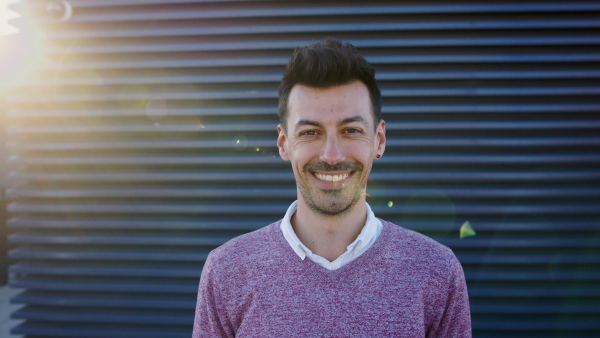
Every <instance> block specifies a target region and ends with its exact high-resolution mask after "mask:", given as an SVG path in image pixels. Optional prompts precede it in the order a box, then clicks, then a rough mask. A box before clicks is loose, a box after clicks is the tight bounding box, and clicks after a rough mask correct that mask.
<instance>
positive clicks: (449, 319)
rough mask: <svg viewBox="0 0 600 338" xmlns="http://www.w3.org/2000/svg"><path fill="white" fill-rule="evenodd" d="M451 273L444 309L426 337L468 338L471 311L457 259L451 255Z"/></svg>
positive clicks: (461, 270)
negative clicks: (436, 323)
mask: <svg viewBox="0 0 600 338" xmlns="http://www.w3.org/2000/svg"><path fill="white" fill-rule="evenodd" d="M452 258H453V260H452V273H451V274H450V281H449V284H448V291H447V297H446V302H445V308H444V309H443V312H442V316H441V318H440V320H439V322H438V325H437V327H435V329H433V330H431V331H430V332H428V334H427V337H440V338H441V337H444V338H446V337H450V338H470V337H471V335H472V333H471V310H470V307H469V294H468V293H467V283H466V281H465V274H464V272H463V269H462V266H461V265H460V263H459V261H458V259H456V257H454V255H453V257H452Z"/></svg>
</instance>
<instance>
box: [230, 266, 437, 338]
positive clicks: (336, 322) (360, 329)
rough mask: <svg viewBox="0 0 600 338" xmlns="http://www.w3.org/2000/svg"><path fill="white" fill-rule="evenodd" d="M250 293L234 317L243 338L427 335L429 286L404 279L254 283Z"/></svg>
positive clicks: (250, 284)
mask: <svg viewBox="0 0 600 338" xmlns="http://www.w3.org/2000/svg"><path fill="white" fill-rule="evenodd" d="M304 277H306V276H304ZM366 277H368V276H366ZM246 288H247V289H246V290H245V292H244V293H243V295H240V296H238V299H237V300H236V302H237V304H235V306H234V308H237V309H239V311H238V312H237V313H232V315H233V316H232V317H231V318H232V319H233V321H232V324H233V326H234V327H235V328H237V329H236V336H238V337H244V336H246V337H254V336H256V337H258V336H260V337H275V336H277V337H281V336H315V335H317V334H318V335H319V336H322V337H340V336H347V337H364V336H371V337H375V336H402V337H412V336H416V337H419V336H420V337H422V336H423V335H424V332H425V326H426V321H427V319H426V318H425V317H426V308H427V304H426V303H427V298H428V296H427V293H426V290H427V289H426V285H424V284H423V282H422V281H417V280H412V279H411V280H407V279H404V278H402V276H393V275H391V276H387V277H385V278H381V276H379V278H365V276H363V277H362V278H360V279H352V278H347V279H344V278H330V279H328V278H324V279H320V280H312V281H311V280H309V279H307V278H299V279H297V280H294V278H292V279H289V278H287V279H279V278H276V279H270V280H267V279H265V280H253V281H249V282H248V283H247V285H246ZM232 305H234V304H232Z"/></svg>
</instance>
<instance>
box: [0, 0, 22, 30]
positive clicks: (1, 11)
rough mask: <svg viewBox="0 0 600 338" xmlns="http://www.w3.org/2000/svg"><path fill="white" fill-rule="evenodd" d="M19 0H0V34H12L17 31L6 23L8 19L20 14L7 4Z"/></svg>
mask: <svg viewBox="0 0 600 338" xmlns="http://www.w3.org/2000/svg"><path fill="white" fill-rule="evenodd" d="M16 2H19V1H18V0H0V36H4V35H9V34H14V33H17V32H18V31H19V29H18V28H16V27H14V26H11V25H9V24H8V20H9V19H13V18H17V17H19V16H20V15H19V14H17V13H16V12H14V11H12V10H10V9H9V8H8V5H9V4H12V3H16Z"/></svg>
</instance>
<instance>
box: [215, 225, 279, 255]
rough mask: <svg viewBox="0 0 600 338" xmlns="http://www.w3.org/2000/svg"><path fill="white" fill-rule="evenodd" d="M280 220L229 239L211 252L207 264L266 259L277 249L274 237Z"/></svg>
mask: <svg viewBox="0 0 600 338" xmlns="http://www.w3.org/2000/svg"><path fill="white" fill-rule="evenodd" d="M280 222H281V221H277V222H275V223H272V224H269V225H267V226H265V227H262V228H260V229H258V230H254V231H252V232H249V233H247V234H243V235H240V236H237V237H235V238H233V239H231V240H229V241H228V242H226V243H225V244H223V245H221V246H219V247H218V248H216V249H214V250H213V251H211V252H210V254H209V256H208V259H207V264H209V263H210V264H213V265H217V266H223V265H224V266H228V265H237V266H239V265H243V264H248V263H251V262H252V261H264V260H265V259H266V257H268V256H269V255H273V254H274V252H275V251H276V249H277V246H276V245H275V244H276V243H274V237H275V233H276V232H277V231H279V223H280Z"/></svg>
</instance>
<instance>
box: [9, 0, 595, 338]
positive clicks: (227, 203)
mask: <svg viewBox="0 0 600 338" xmlns="http://www.w3.org/2000/svg"><path fill="white" fill-rule="evenodd" d="M70 3H71V4H72V6H73V17H72V18H71V20H70V21H68V22H56V21H55V20H53V19H52V18H50V17H49V15H48V14H47V13H46V12H45V10H46V2H45V1H33V0H32V1H27V3H26V4H23V5H21V7H19V10H20V11H22V12H23V13H25V15H24V18H23V19H22V20H23V24H25V22H26V21H27V20H31V21H34V22H37V23H38V24H39V26H41V28H42V30H43V31H44V33H45V40H44V41H45V43H46V56H47V58H48V59H49V60H50V64H49V66H47V67H46V68H44V69H41V70H40V71H39V76H37V77H36V78H35V79H33V80H31V81H30V82H29V83H28V84H27V85H26V86H24V87H22V88H21V89H20V90H19V91H17V92H15V93H14V94H13V95H11V96H10V98H9V109H8V112H7V126H6V127H7V146H8V154H7V163H8V166H9V176H8V189H7V191H6V196H7V198H8V199H9V203H8V206H7V209H8V216H9V218H8V225H9V227H10V236H9V241H10V245H11V248H12V249H11V251H10V258H11V259H12V260H13V261H14V262H15V263H14V264H13V265H12V266H11V268H10V272H11V275H12V279H11V285H12V286H13V287H16V288H22V289H23V293H21V294H20V295H18V296H16V297H15V298H14V299H13V301H14V302H16V303H20V304H24V307H23V308H22V309H20V310H19V311H17V312H15V313H14V314H13V316H14V317H16V318H20V319H25V320H26V321H25V322H24V323H23V324H22V325H20V326H18V327H16V328H14V330H13V331H14V332H15V333H18V334H24V335H26V336H27V337H50V336H60V337H107V336H109V337H189V336H190V334H191V328H192V321H193V313H194V306H195V299H196V291H197V285H198V278H199V275H200V272H201V270H202V264H203V262H204V260H205V259H206V256H207V254H208V252H210V250H212V249H213V248H215V247H216V246H218V245H220V244H222V243H224V242H225V241H227V240H228V239H230V238H232V237H233V236H236V235H239V234H242V233H244V232H247V231H250V230H253V229H257V228H259V227H262V226H264V225H267V224H269V223H271V222H273V221H276V220H278V219H280V218H281V217H282V216H283V214H284V212H285V210H286V208H287V206H288V205H289V203H290V202H291V201H293V199H294V198H295V194H296V192H295V185H294V179H293V175H292V172H291V169H290V168H289V164H288V163H285V162H283V161H282V160H281V159H280V158H279V157H278V152H277V149H276V147H275V139H276V132H275V126H276V125H277V118H276V109H277V86H278V82H279V80H280V78H281V74H282V72H283V68H284V66H285V64H286V62H287V60H288V58H289V56H290V54H291V50H292V49H293V48H294V47H295V46H297V45H305V44H306V43H307V42H309V41H311V40H313V39H319V38H321V37H325V36H335V37H339V38H342V39H344V40H348V41H350V42H352V43H354V44H355V45H356V46H357V47H359V49H360V50H361V52H362V53H363V54H364V55H365V56H366V57H367V59H368V60H369V61H370V62H372V63H373V64H374V65H375V67H376V69H377V78H378V80H379V83H380V87H381V89H382V94H383V112H384V119H385V120H386V122H387V130H388V144H387V149H386V153H385V155H384V156H383V158H382V159H381V160H380V161H378V162H377V163H376V165H375V167H374V170H373V173H372V175H371V176H372V177H371V180H370V183H369V189H368V193H369V195H370V197H369V203H370V204H371V206H372V208H373V209H374V211H375V213H376V214H377V215H378V216H380V217H382V218H384V219H387V220H390V221H393V222H395V223H397V224H401V225H403V226H405V227H407V228H410V229H414V230H417V231H420V232H422V233H424V234H427V235H429V236H431V237H433V238H435V239H437V240H439V241H440V242H442V243H443V244H446V245H448V246H450V247H451V248H452V249H453V250H454V252H455V253H456V255H457V256H458V258H459V259H460V261H461V262H462V264H463V267H464V270H465V274H466V277H467V281H468V286H469V292H470V298H471V310H472V319H473V330H474V335H475V336H476V337H509V336H510V337H520V336H522V337H530V336H544V337H565V336H568V337H575V336H581V337H589V336H591V335H594V334H599V333H600V307H599V306H598V304H600V291H599V290H600V288H599V287H598V286H600V252H599V250H598V249H599V247H600V232H599V225H600V170H599V164H600V133H599V131H600V116H599V114H598V113H599V112H600V96H599V94H600V81H599V79H600V64H599V63H598V61H600V31H599V30H598V28H599V26H600V3H598V2H596V1H591V2H585V1H581V2H570V1H562V2H527V1H518V2H513V1H508V2H507V1H497V2H463V3H445V2H429V1H427V2H423V1H421V2H402V3H401V2H396V1H371V2H363V1H345V2H343V3H341V2H336V1H318V2H316V1H315V2H311V1H302V2H300V1H286V2H281V1H277V2H269V1H239V2H234V1H176V2H168V1H159V0H154V1H152V0H146V1H143V0H136V1H133V0H130V1H108V0H106V1H100V0H97V1H96V0H87V1H86V0H80V1H74V0H72V1H70ZM466 221H469V223H470V224H471V225H472V226H473V228H474V229H475V231H476V232H477V235H476V236H474V237H467V238H463V239H460V238H459V228H460V226H461V225H462V224H463V223H464V222H466Z"/></svg>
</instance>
